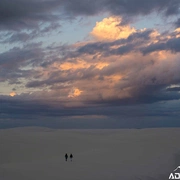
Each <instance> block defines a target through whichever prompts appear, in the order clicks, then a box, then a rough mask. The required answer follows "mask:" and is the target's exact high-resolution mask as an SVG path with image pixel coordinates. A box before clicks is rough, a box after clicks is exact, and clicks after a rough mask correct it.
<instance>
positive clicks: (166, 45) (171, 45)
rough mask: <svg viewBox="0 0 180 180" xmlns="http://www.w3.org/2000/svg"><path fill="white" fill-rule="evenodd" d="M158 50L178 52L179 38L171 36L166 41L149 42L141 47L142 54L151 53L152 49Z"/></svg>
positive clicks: (179, 50)
mask: <svg viewBox="0 0 180 180" xmlns="http://www.w3.org/2000/svg"><path fill="white" fill-rule="evenodd" d="M160 50H166V51H168V50H169V51H172V52H174V53H176V52H180V38H172V39H169V40H168V41H167V42H163V43H162V42H158V43H153V44H150V45H149V46H147V47H145V48H143V50H142V52H143V53H144V54H147V53H151V52H154V51H160Z"/></svg>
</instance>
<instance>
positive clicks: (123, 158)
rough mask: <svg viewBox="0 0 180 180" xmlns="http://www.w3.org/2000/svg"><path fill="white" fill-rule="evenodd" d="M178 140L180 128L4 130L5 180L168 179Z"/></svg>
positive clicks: (178, 159) (1, 171)
mask: <svg viewBox="0 0 180 180" xmlns="http://www.w3.org/2000/svg"><path fill="white" fill-rule="evenodd" d="M179 138H180V129H178V128H171V129H141V130H135V129H134V130H133V129H129V130H127V129H126V130H125V129H124V130H54V129H48V128H36V127H31V128H14V129H6V130H0V180H51V179H52V180H131V179H132V180H135V179H139V180H140V179H141V180H143V179H144V180H145V179H148V180H150V179H158V180H160V179H161V178H162V179H163V180H165V179H168V175H169V174H170V173H171V172H172V171H173V170H174V169H175V168H176V166H178V165H180V154H179V152H180V141H179ZM65 153H68V154H70V153H73V155H74V159H73V162H70V160H68V162H66V161H65V159H64V155H65ZM178 163H179V164H178Z"/></svg>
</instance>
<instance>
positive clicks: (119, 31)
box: [90, 16, 136, 40]
mask: <svg viewBox="0 0 180 180" xmlns="http://www.w3.org/2000/svg"><path fill="white" fill-rule="evenodd" d="M121 22H122V19H121V18H120V17H116V16H113V17H109V18H104V19H103V20H102V21H100V22H96V26H95V27H94V28H93V30H92V32H91V33H90V34H91V35H92V36H94V37H95V38H96V39H98V40H117V39H121V38H127V37H128V36H129V35H130V34H132V33H133V32H135V31H136V30H135V28H133V27H130V25H121V24H120V23H121Z"/></svg>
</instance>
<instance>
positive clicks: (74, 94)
mask: <svg viewBox="0 0 180 180" xmlns="http://www.w3.org/2000/svg"><path fill="white" fill-rule="evenodd" d="M82 92H83V91H81V90H80V89H78V88H73V89H72V90H71V91H70V93H69V95H68V97H69V98H74V97H77V96H80V95H81V93H82Z"/></svg>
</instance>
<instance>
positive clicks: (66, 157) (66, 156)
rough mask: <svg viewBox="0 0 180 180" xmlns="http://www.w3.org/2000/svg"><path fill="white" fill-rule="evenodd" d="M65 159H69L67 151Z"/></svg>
mask: <svg viewBox="0 0 180 180" xmlns="http://www.w3.org/2000/svg"><path fill="white" fill-rule="evenodd" d="M65 159H66V161H67V159H68V155H67V153H66V154H65Z"/></svg>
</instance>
